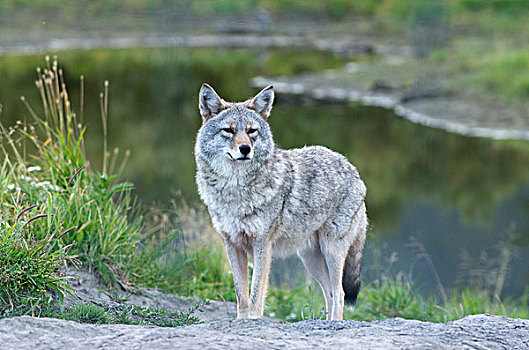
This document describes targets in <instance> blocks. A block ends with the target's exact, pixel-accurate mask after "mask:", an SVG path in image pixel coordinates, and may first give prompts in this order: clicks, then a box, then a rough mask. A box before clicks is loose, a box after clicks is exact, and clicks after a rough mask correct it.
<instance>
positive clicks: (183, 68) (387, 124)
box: [0, 49, 529, 294]
mask: <svg viewBox="0 0 529 350" xmlns="http://www.w3.org/2000/svg"><path fill="white" fill-rule="evenodd" d="M305 54H306V53H305ZM291 56H295V53H289V52H287V53H282V52H252V51H245V50H236V51H226V50H221V51H218V50H212V49H207V50H206V49H200V50H197V49H195V50H189V49H129V50H98V51H90V52H65V53H61V56H60V61H61V62H62V66H63V69H64V70H65V73H66V79H67V81H68V82H69V86H70V94H71V95H72V96H78V94H79V90H78V87H77V84H75V81H76V79H77V77H78V76H80V75H84V76H85V82H86V85H85V91H86V92H85V104H86V109H85V112H84V120H85V122H87V124H88V135H87V138H88V139H87V146H88V153H89V159H91V160H92V161H93V164H92V166H94V167H96V168H98V167H99V164H101V161H100V159H101V157H100V156H101V149H102V145H100V139H101V137H100V120H99V110H98V108H99V105H98V94H99V91H100V90H101V89H102V84H103V81H104V80H105V79H108V80H110V87H111V90H110V91H111V93H110V124H109V127H110V133H109V144H110V146H111V147H114V146H115V147H119V148H120V149H122V150H123V149H130V150H131V151H132V156H131V158H130V161H129V165H128V166H127V169H126V172H125V176H126V177H127V178H129V179H130V180H131V181H132V182H134V183H135V185H136V193H137V195H138V196H139V197H140V199H141V200H142V201H143V202H144V203H150V202H151V201H153V200H156V201H158V202H162V203H163V202H167V201H168V200H169V199H170V196H171V193H172V191H171V189H179V190H180V191H181V192H182V194H183V196H184V197H185V198H186V199H187V200H188V201H189V202H190V203H193V202H196V201H197V200H198V196H197V194H196V188H195V184H194V173H195V169H194V162H193V157H192V150H193V143H194V137H195V132H196V131H197V130H198V127H199V124H200V117H199V114H198V110H197V92H198V89H199V87H200V85H201V83H202V82H204V81H207V82H209V83H212V84H213V85H214V86H215V87H216V88H217V89H218V91H219V92H220V93H221V94H222V96H225V97H226V98H227V99H232V100H242V99H245V98H248V97H249V96H252V95H253V94H254V93H255V91H254V90H253V89H251V88H249V87H248V81H249V78H251V77H252V76H255V75H258V74H274V73H275V72H278V70H277V69H275V68H274V67H275V66H277V65H279V64H281V69H280V70H279V72H281V73H282V74H286V73H289V72H298V71H306V70H311V69H312V67H310V66H306V67H305V66H303V67H301V68H300V66H299V64H294V63H292V62H291V63H290V64H289V62H288V60H287V58H288V57H291ZM294 61H295V60H294ZM315 62H317V66H318V67H319V69H321V67H322V66H336V64H337V63H336V62H335V60H333V59H332V58H329V57H326V56H323V57H319V58H318V59H316V60H315ZM38 65H42V58H41V57H4V58H0V78H1V79H2V81H3V82H4V84H2V85H1V86H0V103H2V105H3V109H4V110H3V114H2V122H3V123H4V124H5V125H12V124H13V123H14V121H15V119H17V118H25V117H27V112H25V110H24V109H23V106H22V105H21V103H20V102H19V96H20V95H25V96H26V97H27V99H28V100H30V102H32V104H33V105H34V106H38V103H37V99H38V96H37V95H36V90H35V89H34V87H33V85H32V84H31V81H32V80H33V79H34V74H33V71H32V69H33V67H36V66H38ZM15 94H16V95H15ZM72 100H73V103H74V104H76V105H77V106H78V99H76V98H73V99H72ZM270 123H271V125H272V130H273V132H274V135H275V138H276V141H277V142H278V144H279V145H281V146H282V147H284V148H290V147H302V146H304V145H306V144H307V145H309V144H322V145H325V146H328V147H330V148H332V149H334V150H336V151H339V152H341V153H343V154H345V155H346V156H347V157H348V158H349V160H350V161H351V162H352V163H353V164H355V165H356V166H357V167H358V169H359V170H360V173H361V174H362V177H363V179H364V180H365V182H366V184H367V186H368V197H367V201H368V212H369V217H370V219H371V233H370V234H371V238H372V239H371V242H372V243H371V246H375V248H368V249H367V251H366V261H365V264H364V276H365V277H367V278H366V279H369V276H373V275H374V274H377V273H379V270H377V268H376V267H377V266H380V265H384V264H387V263H388V260H389V256H390V255H391V254H392V253H396V255H395V256H394V257H396V258H395V259H393V266H392V269H393V270H394V271H405V272H411V273H412V276H413V278H414V279H415V280H416V281H417V284H418V285H419V287H420V288H422V289H423V290H426V291H428V290H435V289H436V283H437V282H436V279H435V278H434V276H435V274H438V276H439V279H440V281H441V283H442V284H443V285H444V286H445V287H451V286H454V285H456V284H457V283H468V281H472V282H473V283H482V284H483V285H487V283H492V284H493V283H494V282H493V281H495V278H497V273H498V271H500V270H501V268H502V266H504V265H505V264H503V265H502V262H505V259H507V258H508V259H509V262H508V264H507V266H508V269H507V279H506V281H507V282H506V285H505V287H504V292H505V293H508V294H519V293H521V292H522V291H523V289H524V288H525V286H526V285H528V284H529V276H528V274H527V273H528V272H527V271H529V269H528V267H529V263H528V261H529V259H527V258H529V251H528V249H527V248H526V247H527V246H528V244H527V242H528V241H529V222H528V219H527V213H528V211H529V208H528V205H527V203H528V200H527V198H529V167H527V164H528V163H529V145H527V144H526V143H517V144H513V143H505V142H494V141H489V140H485V139H477V138H466V137H462V136H458V135H453V134H449V133H446V132H443V131H438V130H433V129H429V128H425V127H420V126H416V125H413V124H410V123H408V122H406V121H403V120H400V119H398V118H395V117H394V115H393V114H392V113H391V112H388V111H385V110H381V109H376V108H367V107H361V106H356V105H355V106H347V105H344V104H317V105H314V104H310V103H309V102H307V101H304V100H302V99H294V98H291V97H287V96H278V100H277V103H276V106H275V108H274V110H273V112H272V116H271V118H270ZM410 237H414V238H413V240H410ZM374 238H376V239H374ZM375 241H378V242H379V243H378V244H373V242H375ZM511 241H514V242H515V243H516V244H517V245H518V246H519V247H518V248H515V247H514V246H513V245H511V244H509V242H511ZM410 243H413V244H411V245H410ZM505 247H507V248H508V251H512V250H513V249H514V253H515V254H514V257H513V255H512V254H511V255H506V254H504V253H502V252H505ZM374 256H380V257H381V258H379V259H378V261H375V260H377V259H375V258H374ZM429 262H431V264H429ZM277 264H279V265H281V264H283V265H288V266H291V265H292V264H291V263H290V262H289V263H287V264H285V263H284V262H283V263H281V262H278V263H277ZM434 269H435V271H434ZM276 272H277V269H276ZM289 273H290V277H289V279H290V280H295V277H296V276H297V274H298V272H297V270H295V269H294V270H292V271H291V272H289ZM282 274H284V273H282ZM273 278H274V279H275V280H276V281H277V280H278V279H279V274H277V275H276V274H274V275H273Z"/></svg>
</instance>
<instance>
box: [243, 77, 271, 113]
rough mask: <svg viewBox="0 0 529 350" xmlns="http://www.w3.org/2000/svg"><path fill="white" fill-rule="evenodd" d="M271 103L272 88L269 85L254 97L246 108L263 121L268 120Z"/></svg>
mask: <svg viewBox="0 0 529 350" xmlns="http://www.w3.org/2000/svg"><path fill="white" fill-rule="evenodd" d="M273 103H274V87H273V86H272V85H269V86H267V87H265V88H264V89H263V90H261V92H260V93H258V94H257V95H255V97H254V98H252V100H251V101H250V102H249V103H248V105H247V107H248V108H250V109H253V110H254V111H256V112H257V113H259V114H260V115H261V117H263V118H264V119H268V117H269V116H270V111H271V110H272V104H273Z"/></svg>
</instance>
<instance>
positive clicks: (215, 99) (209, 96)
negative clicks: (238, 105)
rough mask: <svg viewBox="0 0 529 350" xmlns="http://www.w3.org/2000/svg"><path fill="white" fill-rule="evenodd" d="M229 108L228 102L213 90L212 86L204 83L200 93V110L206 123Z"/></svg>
mask: <svg viewBox="0 0 529 350" xmlns="http://www.w3.org/2000/svg"><path fill="white" fill-rule="evenodd" d="M226 108H228V106H227V105H226V102H224V100H223V99H222V98H220V96H219V95H218V94H217V93H216V92H215V90H213V88H212V87H211V86H209V85H208V84H206V83H204V84H202V87H201V88H200V92H199V93H198V109H200V115H202V119H203V120H204V121H206V120H208V119H209V118H211V117H214V116H216V115H217V114H219V113H220V112H222V111H223V110H225V109H226Z"/></svg>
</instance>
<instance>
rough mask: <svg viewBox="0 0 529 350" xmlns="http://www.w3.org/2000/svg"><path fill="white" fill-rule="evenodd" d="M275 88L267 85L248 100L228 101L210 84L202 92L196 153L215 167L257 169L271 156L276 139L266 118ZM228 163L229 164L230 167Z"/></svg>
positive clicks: (270, 108) (199, 104) (200, 95)
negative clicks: (200, 120)
mask: <svg viewBox="0 0 529 350" xmlns="http://www.w3.org/2000/svg"><path fill="white" fill-rule="evenodd" d="M273 102H274V91H273V89H272V86H268V87H267V88H265V89H263V90H262V91H261V92H259V93H258V94H257V95H256V96H255V97H254V98H252V99H250V100H248V101H245V102H238V103H233V102H226V101H224V100H223V99H222V98H220V97H219V95H218V94H217V93H216V92H215V90H213V88H212V87H211V86H209V85H208V84H203V85H202V88H201V89H200V93H199V103H198V107H199V109H200V114H201V115H202V120H203V123H202V127H201V128H200V131H199V133H198V137H197V143H196V148H195V153H196V155H197V156H199V157H200V158H202V159H203V160H204V161H206V162H207V163H208V164H210V165H211V166H212V167H213V168H214V169H218V170H219V171H221V172H222V171H223V170H222V169H223V168H224V169H225V168H230V169H232V168H233V166H236V167H240V168H241V170H242V169H243V168H255V167H258V166H259V165H260V164H262V163H263V162H264V161H266V159H268V158H269V157H270V155H271V153H272V151H273V147H274V142H273V140H272V133H271V131H270V126H269V125H268V122H267V119H268V117H269V116H270V111H271V110H272V103H273ZM228 165H229V166H228Z"/></svg>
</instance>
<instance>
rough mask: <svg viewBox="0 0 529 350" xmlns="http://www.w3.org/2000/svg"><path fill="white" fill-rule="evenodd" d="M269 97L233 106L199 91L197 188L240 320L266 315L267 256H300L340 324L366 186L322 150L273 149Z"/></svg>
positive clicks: (356, 260)
mask: <svg viewBox="0 0 529 350" xmlns="http://www.w3.org/2000/svg"><path fill="white" fill-rule="evenodd" d="M273 101H274V91H273V87H272V86H268V87H267V88H265V89H263V90H262V91H261V92H259V93H258V94H257V95H256V96H255V97H254V98H252V99H250V100H247V101H245V102H238V103H234V102H226V101H224V100H223V99H222V98H220V97H219V95H218V94H217V93H216V92H215V90H213V88H212V87H211V86H209V85H208V84H203V85H202V88H201V89H200V92H199V109H200V114H201V115H202V121H203V122H202V126H201V127H200V130H199V131H198V135H197V139H196V144H195V160H196V166H197V173H196V182H197V185H198V192H199V194H200V197H201V199H202V200H203V201H204V203H205V204H206V206H207V208H208V211H209V213H210V215H211V219H212V221H213V225H214V227H215V229H216V230H217V231H218V232H219V233H220V234H221V236H222V238H223V240H224V244H225V246H226V252H227V254H228V259H229V262H230V265H231V270H232V273H233V280H234V283H235V293H236V296H237V317H238V318H261V317H262V316H263V310H264V302H265V297H266V291H267V287H268V275H269V272H270V264H271V260H272V255H274V256H287V255H289V254H292V253H294V252H297V254H298V256H299V257H300V258H301V260H302V262H303V264H304V265H305V268H306V269H307V270H308V271H309V273H310V274H311V275H312V276H313V277H314V279H316V281H318V283H319V285H320V286H321V289H322V290H323V294H324V295H325V303H326V312H327V319H328V320H341V319H343V308H344V301H345V303H347V304H348V305H350V306H354V304H355V301H356V297H357V295H358V290H359V289H360V264H361V260H362V250H363V247H364V241H365V237H366V230H367V225H368V222H367V215H366V207H365V203H364V199H365V196H366V187H365V185H364V183H363V182H362V180H361V179H360V176H359V174H358V171H357V170H356V168H355V167H354V166H353V165H351V164H350V163H349V162H348V161H347V159H346V158H345V157H344V156H342V155H340V154H338V153H335V152H333V151H331V150H329V149H327V148H325V147H321V146H312V147H304V148H300V149H291V150H284V149H281V148H279V147H278V146H277V145H276V144H275V143H274V140H273V138H272V132H271V130H270V126H269V124H268V117H269V116H270V112H271V110H272V103H273ZM248 255H250V256H252V257H253V262H254V263H253V275H252V286H251V287H252V288H251V294H249V286H248Z"/></svg>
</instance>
